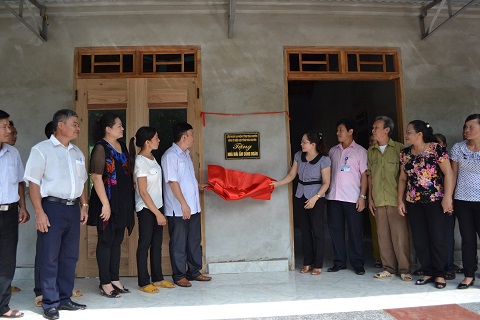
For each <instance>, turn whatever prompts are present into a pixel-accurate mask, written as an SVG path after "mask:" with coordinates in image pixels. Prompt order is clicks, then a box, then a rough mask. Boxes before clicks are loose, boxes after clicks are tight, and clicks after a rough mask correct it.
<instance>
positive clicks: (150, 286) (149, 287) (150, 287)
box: [138, 284, 160, 293]
mask: <svg viewBox="0 0 480 320" xmlns="http://www.w3.org/2000/svg"><path fill="white" fill-rule="evenodd" d="M138 290H140V291H143V292H146V293H159V292H160V290H158V289H157V288H156V287H155V286H154V285H153V284H148V285H146V286H144V287H140V288H138Z"/></svg>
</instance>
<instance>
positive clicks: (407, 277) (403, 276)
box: [400, 273, 413, 281]
mask: <svg viewBox="0 0 480 320" xmlns="http://www.w3.org/2000/svg"><path fill="white" fill-rule="evenodd" d="M400 278H401V279H402V280H403V281H412V280H413V278H412V276H411V275H410V274H409V273H402V274H401V275H400Z"/></svg>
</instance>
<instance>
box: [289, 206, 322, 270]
mask: <svg viewBox="0 0 480 320" xmlns="http://www.w3.org/2000/svg"><path fill="white" fill-rule="evenodd" d="M305 201H307V199H306V198H305V197H302V198H295V215H296V216H297V219H298V223H299V225H300V230H301V232H302V248H303V265H304V266H310V265H311V266H313V268H323V254H324V247H325V235H324V222H323V213H324V212H325V198H320V199H318V200H317V202H316V203H315V206H314V207H313V208H312V209H305V208H304V206H305Z"/></svg>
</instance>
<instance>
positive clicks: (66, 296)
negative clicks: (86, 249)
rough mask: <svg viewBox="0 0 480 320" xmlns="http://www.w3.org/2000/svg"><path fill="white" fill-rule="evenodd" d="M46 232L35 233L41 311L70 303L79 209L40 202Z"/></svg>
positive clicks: (77, 243) (77, 240)
mask: <svg viewBox="0 0 480 320" xmlns="http://www.w3.org/2000/svg"><path fill="white" fill-rule="evenodd" d="M42 206H43V210H44V211H45V213H46V214H47V216H48V220H49V221H50V228H48V232H40V231H37V241H38V242H39V243H38V249H39V250H38V251H37V255H40V256H41V257H40V261H39V262H40V263H39V269H40V282H41V283H40V285H41V288H42V294H43V300H42V307H43V308H44V309H48V308H52V307H58V305H59V304H65V303H67V302H68V301H70V297H71V296H72V289H73V284H74V281H75V267H76V265H77V261H78V248H79V239H80V207H79V206H78V205H73V206H67V205H65V204H61V203H57V202H50V201H43V202H42Z"/></svg>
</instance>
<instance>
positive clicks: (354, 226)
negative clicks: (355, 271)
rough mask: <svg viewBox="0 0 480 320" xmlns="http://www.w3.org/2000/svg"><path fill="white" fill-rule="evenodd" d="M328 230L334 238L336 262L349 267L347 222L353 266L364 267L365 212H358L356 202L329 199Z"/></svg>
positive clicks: (340, 265) (349, 249) (349, 252)
mask: <svg viewBox="0 0 480 320" xmlns="http://www.w3.org/2000/svg"><path fill="white" fill-rule="evenodd" d="M327 221H328V231H329V233H330V237H331V238H332V244H333V253H334V255H335V260H334V264H336V265H337V266H339V267H340V268H346V267H347V249H346V246H345V222H347V229H348V255H349V257H350V264H351V265H352V267H353V268H363V266H364V265H365V255H364V253H363V213H361V212H358V211H357V209H356V208H355V203H351V202H344V201H334V200H328V201H327Z"/></svg>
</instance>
